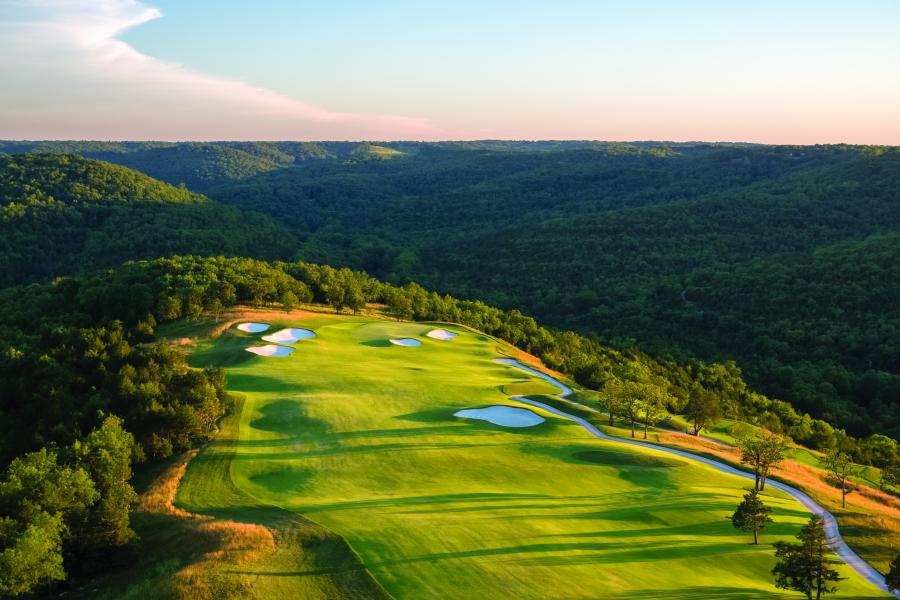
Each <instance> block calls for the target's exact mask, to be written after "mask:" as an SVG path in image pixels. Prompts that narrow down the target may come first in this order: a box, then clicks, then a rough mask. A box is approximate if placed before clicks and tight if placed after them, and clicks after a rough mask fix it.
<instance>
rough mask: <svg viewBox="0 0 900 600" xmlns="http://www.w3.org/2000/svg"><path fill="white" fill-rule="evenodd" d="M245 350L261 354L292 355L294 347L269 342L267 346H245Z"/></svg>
mask: <svg viewBox="0 0 900 600" xmlns="http://www.w3.org/2000/svg"><path fill="white" fill-rule="evenodd" d="M245 350H246V351H247V352H252V353H253V354H256V355H259V356H290V355H291V353H292V352H293V351H294V349H293V348H289V347H287V346H276V345H275V344H269V345H267V346H251V347H249V348H245Z"/></svg>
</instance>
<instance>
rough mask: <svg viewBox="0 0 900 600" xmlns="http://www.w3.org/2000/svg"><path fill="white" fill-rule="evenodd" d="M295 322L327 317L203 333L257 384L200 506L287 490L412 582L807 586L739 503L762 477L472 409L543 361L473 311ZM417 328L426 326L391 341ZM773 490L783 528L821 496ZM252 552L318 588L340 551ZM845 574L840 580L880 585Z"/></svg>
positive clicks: (465, 593) (494, 399)
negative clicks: (502, 348) (281, 329)
mask: <svg viewBox="0 0 900 600" xmlns="http://www.w3.org/2000/svg"><path fill="white" fill-rule="evenodd" d="M288 324H289V323H280V324H276V325H288ZM290 324H292V325H293V324H297V325H301V326H303V327H307V328H311V329H314V330H316V331H317V332H318V333H319V337H317V338H316V339H313V340H305V341H303V342H301V343H299V344H298V345H297V347H298V350H297V351H296V352H295V353H294V354H293V355H292V356H291V357H289V358H282V359H273V358H261V357H255V356H253V355H251V354H249V353H247V352H244V350H243V349H244V348H245V347H246V346H247V345H248V344H249V343H250V342H251V341H252V339H255V338H257V337H258V336H250V335H244V334H240V333H237V332H236V331H235V330H234V329H230V330H229V331H228V332H227V333H226V334H225V335H223V336H222V337H221V338H219V339H218V340H217V341H216V342H214V343H211V344H205V345H201V346H200V347H199V348H197V350H196V352H195V353H194V355H193V357H192V360H193V362H194V364H197V365H202V364H224V365H228V376H229V382H230V385H231V387H232V389H234V390H235V391H239V392H241V393H242V394H244V395H245V397H246V400H245V404H244V409H243V411H242V413H241V415H240V428H239V435H238V440H237V441H236V442H233V443H226V442H220V443H218V444H217V445H215V446H213V447H212V448H211V449H209V450H207V451H206V452H205V453H204V454H202V455H201V457H200V458H201V459H203V460H198V461H196V462H195V463H194V464H193V465H192V466H191V468H190V469H189V470H188V472H187V475H186V477H185V481H184V484H183V486H182V488H181V489H180V490H179V495H178V502H179V505H180V506H182V507H183V508H185V509H188V510H191V511H194V512H201V513H206V514H219V513H220V512H221V513H222V514H223V516H224V515H225V513H227V517H228V518H230V519H234V520H248V521H254V522H255V521H257V520H258V519H259V518H260V514H261V512H266V511H274V510H276V509H273V508H265V509H264V510H263V509H260V508H259V507H273V506H274V507H280V508H283V509H286V510H287V511H290V512H291V513H294V514H297V515H301V514H302V515H303V516H304V517H307V518H309V519H311V520H312V521H314V522H315V523H317V524H320V525H322V526H324V527H327V528H328V529H329V530H331V531H334V532H337V533H338V534H340V535H341V536H343V537H344V539H346V540H347V542H349V544H350V545H351V546H352V547H353V549H354V550H355V551H356V552H358V553H359V556H360V557H361V558H362V560H363V561H364V562H365V564H366V566H367V567H368V569H369V570H370V571H371V572H372V574H373V575H374V576H375V578H376V579H377V580H378V581H379V582H380V583H381V584H383V585H384V586H385V588H387V590H388V591H389V592H390V593H391V594H393V595H395V596H396V597H398V598H421V597H442V598H453V597H470V596H471V594H472V592H473V590H478V593H479V595H480V597H513V596H516V597H523V598H529V597H535V598H537V597H540V598H547V597H554V596H555V597H567V598H577V597H584V598H587V597H597V595H598V594H600V593H602V594H603V595H604V596H605V597H607V598H625V597H629V598H630V597H632V596H633V595H634V594H635V593H640V596H641V597H643V598H651V599H652V598H670V597H675V596H676V595H677V596H680V597H685V596H686V595H689V596H690V597H692V598H728V597H732V598H782V597H783V598H792V597H794V596H793V595H792V594H786V593H783V592H781V591H778V590H776V589H775V588H774V587H773V586H772V584H771V575H770V574H769V571H770V569H771V567H772V564H773V558H772V550H771V547H770V546H768V545H763V546H760V547H752V546H749V545H748V544H747V538H746V536H743V535H736V532H735V531H734V530H733V529H732V528H731V525H730V524H729V523H728V522H727V521H726V520H725V518H724V517H725V516H726V515H728V514H730V513H731V512H732V511H733V510H734V506H735V505H736V504H737V502H738V501H739V499H740V496H741V494H742V493H743V486H744V485H745V482H743V481H739V480H737V479H735V478H733V477H728V476H725V475H723V474H720V473H718V472H716V471H714V470H712V469H709V468H706V467H702V466H698V465H694V464H692V463H690V462H687V461H684V460H681V459H677V458H669V457H662V456H660V455H659V454H657V453H654V452H651V451H643V450H637V449H633V448H629V449H624V448H621V447H619V446H618V445H616V444H612V443H607V442H601V441H599V440H596V439H594V438H592V437H590V436H588V434H587V433H586V432H584V431H583V430H582V429H581V428H579V427H577V426H576V425H574V424H571V423H569V422H567V421H564V420H560V419H556V418H554V417H551V416H550V415H545V416H546V417H547V421H546V422H545V423H543V424H541V425H539V426H536V427H533V428H528V429H524V430H509V429H503V428H500V427H497V426H494V425H491V424H488V423H484V422H479V421H464V420H460V419H456V418H454V417H453V416H452V414H453V412H455V411H456V410H458V409H460V408H465V407H472V406H482V405H487V404H504V403H506V404H514V401H511V400H508V399H507V398H506V396H505V395H504V394H503V392H502V391H501V390H502V386H506V385H509V384H516V383H522V382H529V381H531V379H530V378H529V377H528V376H527V375H525V374H524V373H521V372H520V371H517V370H514V369H511V368H509V367H505V366H502V365H498V364H495V363H491V362H490V360H489V359H490V358H491V357H493V356H496V355H497V346H496V343H495V342H494V341H493V340H491V339H489V338H487V337H486V336H481V335H479V334H474V333H472V332H470V331H467V330H464V329H461V328H457V331H459V332H461V333H462V335H461V336H460V337H458V338H456V339H455V340H453V341H451V342H440V341H434V340H430V339H427V338H421V336H423V334H424V333H425V332H426V331H427V330H428V326H427V325H423V324H411V323H393V322H386V321H376V320H372V319H363V318H345V319H335V318H333V317H332V318H324V317H311V318H309V319H306V320H303V321H302V322H299V323H290ZM402 336H418V337H420V338H421V339H424V340H425V342H424V346H422V347H420V348H400V347H394V346H391V345H390V344H387V343H386V342H385V340H386V339H387V338H389V337H402ZM248 338H251V339H248ZM217 447H218V448H217ZM232 453H233V455H232ZM250 498H252V500H251V499H250ZM767 501H768V502H769V503H770V504H771V505H772V506H774V508H775V516H776V522H775V523H774V524H773V525H772V526H771V530H770V532H769V533H768V534H767V535H766V536H764V538H763V540H764V542H765V544H770V543H771V542H772V541H774V540H776V539H784V538H786V537H789V536H791V535H792V534H794V533H795V532H796V531H797V529H798V528H799V526H800V525H801V524H802V523H803V522H804V520H805V518H806V513H805V512H804V511H803V510H802V509H801V508H800V506H799V505H798V504H796V503H795V502H793V501H792V500H790V499H789V498H787V497H786V496H783V495H781V494H780V493H777V494H776V493H770V494H769V495H768V496H767ZM252 571H253V574H254V577H256V579H255V581H256V582H257V585H258V586H260V588H259V589H273V590H275V589H276V586H277V591H280V592H284V593H285V594H287V593H289V592H292V593H303V590H304V586H305V585H306V582H307V581H308V580H309V579H310V578H311V577H315V576H317V575H321V574H322V566H321V565H319V566H318V567H317V566H311V565H300V566H295V567H293V568H291V569H285V568H284V567H283V566H281V565H279V564H274V563H273V564H265V565H264V566H262V567H259V568H256V569H253V570H252ZM844 574H845V575H848V576H850V579H849V580H847V581H845V582H842V583H841V585H840V587H841V593H840V594H838V596H837V597H841V596H843V597H854V598H862V597H867V595H870V596H871V597H878V595H877V593H876V592H875V591H874V589H872V588H870V587H869V586H867V585H866V584H864V583H862V582H861V581H860V579H859V578H857V577H855V576H852V574H851V573H850V572H849V571H847V570H846V569H845V570H844ZM268 586H272V587H271V588H269V587H268Z"/></svg>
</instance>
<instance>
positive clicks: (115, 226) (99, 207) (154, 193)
mask: <svg viewBox="0 0 900 600" xmlns="http://www.w3.org/2000/svg"><path fill="white" fill-rule="evenodd" d="M184 252H198V253H205V254H226V255H252V256H257V257H260V258H286V257H290V256H291V255H292V254H293V253H294V252H295V247H294V243H293V240H292V234H291V233H290V232H288V231H286V230H285V228H284V227H282V226H280V225H278V224H277V223H275V222H274V221H272V220H271V219H270V218H269V217H266V216H264V215H259V214H251V213H247V212H244V211H241V210H239V209H236V208H234V207H230V206H222V205H219V204H216V203H214V202H211V201H210V200H208V199H207V198H205V197H203V196H200V195H198V194H195V193H193V192H190V191H188V190H187V189H185V188H183V187H173V186H171V185H169V184H166V183H162V182H160V181H156V180H154V179H151V178H150V177H147V176H146V175H143V174H141V173H138V172H137V171H133V170H131V169H127V168H124V167H119V166H114V165H110V164H108V163H104V162H100V161H94V160H86V159H84V158H80V157H77V156H70V155H46V154H43V155H21V156H8V157H0V286H7V285H12V284H17V283H27V282H32V281H47V280H49V279H51V278H53V277H55V276H57V275H61V274H67V273H77V272H82V271H84V270H86V269H87V270H91V269H97V268H101V267H106V266H115V265H119V264H121V263H122V262H124V261H125V260H128V259H133V258H152V257H156V256H164V255H169V254H177V253H184Z"/></svg>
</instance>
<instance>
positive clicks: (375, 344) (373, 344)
mask: <svg viewBox="0 0 900 600" xmlns="http://www.w3.org/2000/svg"><path fill="white" fill-rule="evenodd" d="M359 345H360V346H369V347H370V348H390V347H391V346H393V344H391V343H390V342H389V341H388V340H369V341H366V342H360V343H359Z"/></svg>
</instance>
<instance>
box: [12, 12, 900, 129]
mask: <svg viewBox="0 0 900 600" xmlns="http://www.w3.org/2000/svg"><path fill="white" fill-rule="evenodd" d="M263 8H265V9H266V10H251V9H249V8H247V7H246V6H245V5H241V4H240V3H227V2H226V3H221V2H219V3H212V2H205V1H201V2H192V3H189V4H186V3H183V2H182V3H179V2H176V1H175V0H148V1H146V2H142V1H138V0H109V1H108V2H103V3H96V2H90V1H88V0H10V1H9V2H8V3H6V4H5V5H4V6H2V7H0V23H2V24H0V51H2V52H0V76H2V77H3V79H4V81H7V82H9V83H8V85H7V86H6V89H5V90H4V93H3V94H0V137H2V138H4V139H17V140H26V139H27V140H54V141H57V140H58V141H63V140H98V141H99V140H110V141H112V140H115V141H125V140H129V141H143V140H146V141H151V140H152V141H162V140H165V141H284V140H297V141H324V140H334V141H338V140H346V141H372V140H378V141H409V140H416V141H474V140H511V141H532V140H555V141H593V140H597V141H618V140H631V141H638V140H640V141H644V140H647V141H655V140H665V141H668V142H672V143H689V142H699V141H703V142H707V143H729V142H730V143H754V144H774V145H817V144H852V145H886V146H894V145H898V144H900V78H897V77H896V65H897V64H900V38H898V37H897V36H896V35H894V33H895V32H896V31H897V30H898V29H900V3H896V2H891V1H890V0H866V1H864V2H859V3H854V4H853V5H847V4H845V3H841V2H836V1H831V2H797V3H792V4H790V5H787V6H784V5H781V4H780V3H778V2H774V1H772V0H768V1H765V2H757V3H753V4H751V3H736V4H729V5H727V6H725V5H720V4H717V3H715V2H710V1H708V0H684V1H682V2H679V3H677V4H676V3H668V2H661V1H659V0H642V1H641V2H637V3H629V4H623V3H618V2H602V3H592V2H586V1H584V0H568V1H567V2H564V3H562V4H559V5H556V6H554V7H553V8H549V7H547V6H545V5H543V4H542V3H540V2H527V3H525V4H521V3H512V2H509V1H506V0H502V1H498V2H496V3H492V4H491V5H490V6H481V5H479V4H478V3H477V2H474V1H472V2H470V1H466V2H459V3H454V4H452V5H446V6H443V5H442V6H434V5H430V6H419V5H417V4H416V3H412V2H405V1H402V0H398V1H397V2H392V3H388V4H387V5H384V6H379V7H372V6H369V5H366V4H364V3H358V2H352V3H349V4H346V5H342V6H340V7H335V6H318V5H316V6H302V5H298V4H297V3H292V2H287V1H286V0H270V1H269V2H268V3H266V5H265V6H264V7H263Z"/></svg>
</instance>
